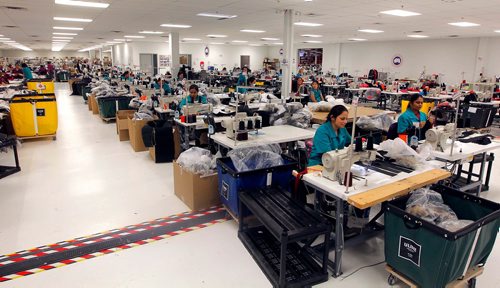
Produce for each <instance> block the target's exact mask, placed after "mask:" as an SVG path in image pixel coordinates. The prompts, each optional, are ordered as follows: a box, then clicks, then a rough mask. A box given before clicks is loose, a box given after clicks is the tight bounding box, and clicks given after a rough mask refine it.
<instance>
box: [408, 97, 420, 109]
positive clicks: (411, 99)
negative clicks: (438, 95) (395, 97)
mask: <svg viewBox="0 0 500 288" xmlns="http://www.w3.org/2000/svg"><path fill="white" fill-rule="evenodd" d="M420 97H422V98H424V97H423V96H422V95H420V94H411V95H410V102H408V106H406V109H407V110H408V109H410V108H411V107H410V105H411V104H412V103H413V102H415V101H417V99H418V98H420Z"/></svg>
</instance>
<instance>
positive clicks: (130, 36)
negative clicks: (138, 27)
mask: <svg viewBox="0 0 500 288" xmlns="http://www.w3.org/2000/svg"><path fill="white" fill-rule="evenodd" d="M123 37H125V38H133V39H142V38H146V37H145V36H138V35H125V36H123Z"/></svg>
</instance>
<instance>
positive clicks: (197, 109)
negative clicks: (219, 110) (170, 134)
mask: <svg viewBox="0 0 500 288" xmlns="http://www.w3.org/2000/svg"><path fill="white" fill-rule="evenodd" d="M211 111H212V104H200V103H193V104H191V103H190V104H186V105H184V106H183V107H182V114H183V115H192V114H208V113H210V112H211Z"/></svg>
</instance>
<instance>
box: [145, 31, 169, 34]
mask: <svg viewBox="0 0 500 288" xmlns="http://www.w3.org/2000/svg"><path fill="white" fill-rule="evenodd" d="M139 33H140V34H163V32H161V31H141V32H139Z"/></svg>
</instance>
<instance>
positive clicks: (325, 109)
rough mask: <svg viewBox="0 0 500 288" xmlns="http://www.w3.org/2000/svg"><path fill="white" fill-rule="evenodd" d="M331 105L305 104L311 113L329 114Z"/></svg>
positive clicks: (320, 103) (322, 103)
mask: <svg viewBox="0 0 500 288" xmlns="http://www.w3.org/2000/svg"><path fill="white" fill-rule="evenodd" d="M333 106H334V105H333V103H329V102H325V101H321V102H317V103H314V102H309V103H307V107H308V108H309V110H310V111H311V112H330V110H332V107H333Z"/></svg>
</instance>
